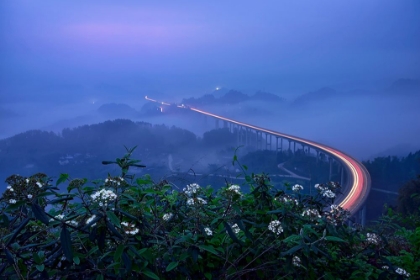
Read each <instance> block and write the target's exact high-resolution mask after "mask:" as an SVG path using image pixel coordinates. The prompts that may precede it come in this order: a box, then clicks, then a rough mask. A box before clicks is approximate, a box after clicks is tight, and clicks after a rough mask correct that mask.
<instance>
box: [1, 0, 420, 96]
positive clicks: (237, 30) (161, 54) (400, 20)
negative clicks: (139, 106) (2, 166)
mask: <svg viewBox="0 0 420 280" xmlns="http://www.w3.org/2000/svg"><path fill="white" fill-rule="evenodd" d="M193 2H194V3H193ZM203 2H204V1H200V2H198V1H56V0H42V1H40V0H37V1H35V0H31V1H30V0H2V1H1V2H0V39H1V44H0V60H1V66H0V67H1V68H0V89H1V97H0V102H2V99H4V100H3V102H6V101H9V100H11V99H13V98H11V97H10V96H16V99H17V100H22V99H21V97H23V98H27V99H28V100H38V99H41V100H42V99H43V98H44V97H51V98H55V100H58V99H61V98H63V99H78V98H83V97H85V98H100V96H101V90H100V89H101V88H106V89H108V90H109V89H112V88H114V89H116V91H117V92H118V93H112V94H117V95H118V94H119V95H121V96H124V94H128V95H129V94H134V93H143V92H148V91H157V92H162V93H166V94H169V95H190V96H193V95H202V94H204V93H206V92H210V91H212V90H213V89H214V88H215V87H227V88H235V89H239V90H243V91H249V92H255V91H256V90H259V89H264V90H266V91H271V92H274V93H277V94H280V95H287V94H298V93H299V94H300V93H304V92H306V91H310V90H314V89H316V88H319V87H323V86H328V85H329V86H334V85H336V86H339V85H343V84H348V83H353V82H354V83H372V84H375V83H378V82H379V83H381V82H383V83H384V84H386V83H388V82H389V83H390V82H391V81H393V80H395V79H398V78H419V77H420V67H419V65H420V52H419V50H420V16H419V15H420V1H417V0H407V1H397V0H394V1H388V0H373V1H365V0H356V1H309V0H308V1H287V2H286V1H264V3H263V4H262V3H258V4H257V3H256V2H255V1H244V0H241V1H206V3H203ZM118 89H119V90H118ZM109 91H111V92H113V91H112V90H109ZM69 95H70V96H69ZM87 95H89V96H87ZM90 95H91V96H90ZM114 97H115V96H114Z"/></svg>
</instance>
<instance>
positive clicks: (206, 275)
mask: <svg viewBox="0 0 420 280" xmlns="http://www.w3.org/2000/svg"><path fill="white" fill-rule="evenodd" d="M204 276H205V277H206V278H207V279H209V280H211V279H212V278H213V277H212V276H211V273H210V272H206V273H204Z"/></svg>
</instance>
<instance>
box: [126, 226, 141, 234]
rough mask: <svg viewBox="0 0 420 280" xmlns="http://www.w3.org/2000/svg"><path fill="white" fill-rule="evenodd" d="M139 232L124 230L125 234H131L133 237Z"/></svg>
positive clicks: (136, 230) (136, 229)
mask: <svg viewBox="0 0 420 280" xmlns="http://www.w3.org/2000/svg"><path fill="white" fill-rule="evenodd" d="M138 232H139V229H138V228H135V229H132V230H126V231H125V233H126V234H131V235H135V234H137V233H138Z"/></svg>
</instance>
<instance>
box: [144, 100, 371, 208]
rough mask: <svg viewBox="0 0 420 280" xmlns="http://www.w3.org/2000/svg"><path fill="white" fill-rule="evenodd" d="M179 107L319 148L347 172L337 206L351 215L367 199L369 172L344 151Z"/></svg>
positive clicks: (193, 109)
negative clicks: (346, 181)
mask: <svg viewBox="0 0 420 280" xmlns="http://www.w3.org/2000/svg"><path fill="white" fill-rule="evenodd" d="M145 98H146V100H149V101H152V102H157V103H159V104H162V105H171V104H168V103H165V102H158V101H156V100H154V99H150V98H148V97H147V96H146V97H145ZM177 107H179V108H184V109H189V110H191V111H194V112H197V113H200V114H203V115H207V116H210V117H213V118H216V119H219V120H223V121H228V122H231V123H234V124H237V125H240V126H243V127H248V128H251V129H254V130H258V131H262V132H265V133H268V134H271V135H275V136H279V137H283V138H287V139H290V140H293V141H296V142H300V143H305V144H306V145H309V146H312V147H315V148H317V149H319V150H322V151H324V152H325V153H327V154H329V155H331V156H333V157H335V158H336V159H338V160H339V161H340V162H341V163H342V164H343V166H344V167H345V169H346V170H347V173H348V176H349V178H348V180H349V182H350V183H349V188H348V192H347V193H344V196H343V197H340V198H339V206H341V207H343V208H344V209H347V210H349V211H350V213H351V214H352V215H353V214H355V213H356V212H357V211H358V210H359V209H360V208H361V207H362V206H363V204H364V202H365V200H366V199H367V196H368V194H369V191H370V175H369V172H368V171H367V170H366V168H365V167H364V166H363V164H361V163H360V162H359V161H358V160H356V159H354V158H353V157H351V156H349V155H347V154H346V153H343V152H341V151H339V150H336V149H334V148H331V147H328V146H326V145H323V144H320V143H317V142H314V141H310V140H306V139H303V138H300V137H296V136H292V135H288V134H284V133H280V132H277V131H274V130H269V129H265V128H262V127H258V126H255V125H251V124H247V123H243V122H239V121H236V120H232V119H228V118H225V117H222V116H219V115H215V114H212V113H209V112H206V111H202V110H199V109H195V108H191V107H185V106H184V105H180V106H177Z"/></svg>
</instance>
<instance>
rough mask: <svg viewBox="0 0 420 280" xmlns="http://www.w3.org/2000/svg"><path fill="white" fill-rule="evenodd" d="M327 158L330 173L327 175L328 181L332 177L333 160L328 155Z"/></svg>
mask: <svg viewBox="0 0 420 280" xmlns="http://www.w3.org/2000/svg"><path fill="white" fill-rule="evenodd" d="M328 160H329V162H330V175H329V177H328V178H329V179H328V180H329V181H331V178H332V161H333V159H332V158H331V157H329V158H328Z"/></svg>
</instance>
